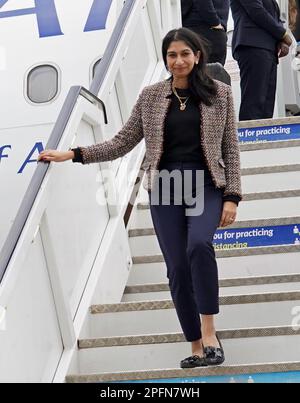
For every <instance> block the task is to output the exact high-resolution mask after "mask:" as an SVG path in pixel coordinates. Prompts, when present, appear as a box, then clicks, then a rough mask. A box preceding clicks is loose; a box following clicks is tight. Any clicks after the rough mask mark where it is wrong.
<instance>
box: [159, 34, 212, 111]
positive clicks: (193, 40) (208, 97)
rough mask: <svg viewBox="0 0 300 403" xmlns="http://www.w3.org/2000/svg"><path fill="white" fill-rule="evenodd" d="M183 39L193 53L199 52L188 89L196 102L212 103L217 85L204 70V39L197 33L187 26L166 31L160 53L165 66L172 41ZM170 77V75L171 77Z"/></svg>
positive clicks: (205, 55)
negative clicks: (197, 61)
mask: <svg viewBox="0 0 300 403" xmlns="http://www.w3.org/2000/svg"><path fill="white" fill-rule="evenodd" d="M178 41H183V42H184V43H185V44H186V45H187V46H188V47H189V48H191V49H192V51H193V53H194V55H195V56H196V55H197V52H198V51H200V52H201V56H200V60H199V63H198V64H195V66H194V68H193V70H192V71H191V73H190V75H189V77H188V82H189V89H190V91H191V93H192V96H193V98H195V100H196V101H198V102H203V103H204V104H205V105H211V104H212V98H213V97H214V96H215V95H216V93H217V87H216V84H215V82H214V80H213V79H212V78H211V77H210V76H209V75H208V74H207V72H206V64H207V58H208V56H207V51H206V41H205V40H203V39H202V38H201V37H200V36H199V35H198V34H196V33H195V32H193V31H191V30H190V29H187V28H179V29H173V30H172V31H170V32H168V33H167V35H166V36H165V38H164V39H163V43H162V55H163V59H164V63H165V66H166V68H167V66H168V65H167V52H168V49H169V47H170V45H171V43H172V42H178ZM171 79H172V77H171Z"/></svg>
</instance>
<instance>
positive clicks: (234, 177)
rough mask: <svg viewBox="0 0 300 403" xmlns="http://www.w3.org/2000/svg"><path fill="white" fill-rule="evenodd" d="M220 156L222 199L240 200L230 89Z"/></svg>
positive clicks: (238, 148) (237, 145)
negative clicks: (222, 178) (222, 169)
mask: <svg viewBox="0 0 300 403" xmlns="http://www.w3.org/2000/svg"><path fill="white" fill-rule="evenodd" d="M222 155H223V159H224V162H225V177H226V187H225V191H224V197H226V196H238V197H239V200H241V199H242V185H241V166H240V164H241V163H240V147H239V140H238V131H237V122H236V117H235V111H234V103H233V96H232V91H231V88H230V87H228V92H227V118H226V124H225V130H224V135H223V141H222Z"/></svg>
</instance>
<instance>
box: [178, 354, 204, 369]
mask: <svg viewBox="0 0 300 403" xmlns="http://www.w3.org/2000/svg"><path fill="white" fill-rule="evenodd" d="M180 367H181V368H196V367H207V364H206V360H205V358H204V357H199V355H192V356H191V357H187V358H185V359H184V360H182V361H180Z"/></svg>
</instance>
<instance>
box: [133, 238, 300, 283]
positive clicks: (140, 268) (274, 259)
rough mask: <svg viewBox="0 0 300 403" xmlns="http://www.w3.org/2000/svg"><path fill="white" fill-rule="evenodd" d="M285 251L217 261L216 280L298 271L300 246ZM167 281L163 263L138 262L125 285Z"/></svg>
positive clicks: (279, 250)
mask: <svg viewBox="0 0 300 403" xmlns="http://www.w3.org/2000/svg"><path fill="white" fill-rule="evenodd" d="M270 249H271V248H269V250H270ZM284 251H285V252H283V250H282V247H276V248H274V249H271V250H270V253H269V254H263V255H258V254H257V255H251V256H237V257H227V258H226V257H225V258H224V257H223V258H218V259H217V262H218V268H219V278H220V279H221V280H222V279H227V278H230V277H231V278H236V277H241V278H246V277H250V276H251V277H259V276H272V275H273V276H274V275H285V274H286V275H288V274H294V273H297V272H299V252H300V248H299V246H297V245H293V246H291V247H289V248H284ZM275 252H276V253H275ZM286 253H288V256H287V254H286ZM287 261H288V264H287ZM166 279H167V269H166V265H165V263H164V262H161V263H140V264H134V265H133V266H132V268H131V271H130V274H129V279H128V282H127V285H128V286H130V285H135V284H149V283H150V284H151V283H162V282H165V281H166Z"/></svg>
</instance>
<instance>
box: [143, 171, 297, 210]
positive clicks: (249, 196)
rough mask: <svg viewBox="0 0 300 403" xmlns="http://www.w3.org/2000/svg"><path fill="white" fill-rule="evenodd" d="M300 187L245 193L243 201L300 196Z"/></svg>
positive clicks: (146, 203)
mask: <svg viewBox="0 0 300 403" xmlns="http://www.w3.org/2000/svg"><path fill="white" fill-rule="evenodd" d="M298 176H299V173H298V174H297V179H298V180H299V177H298ZM252 183H253V179H252V180H251V184H252ZM299 196H300V189H294V190H291V189H288V190H273V191H268V192H257V191H256V192H252V193H246V194H244V195H243V201H251V200H269V199H285V198H287V197H299ZM149 208H150V207H149V203H148V202H142V203H138V205H137V209H138V210H149Z"/></svg>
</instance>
